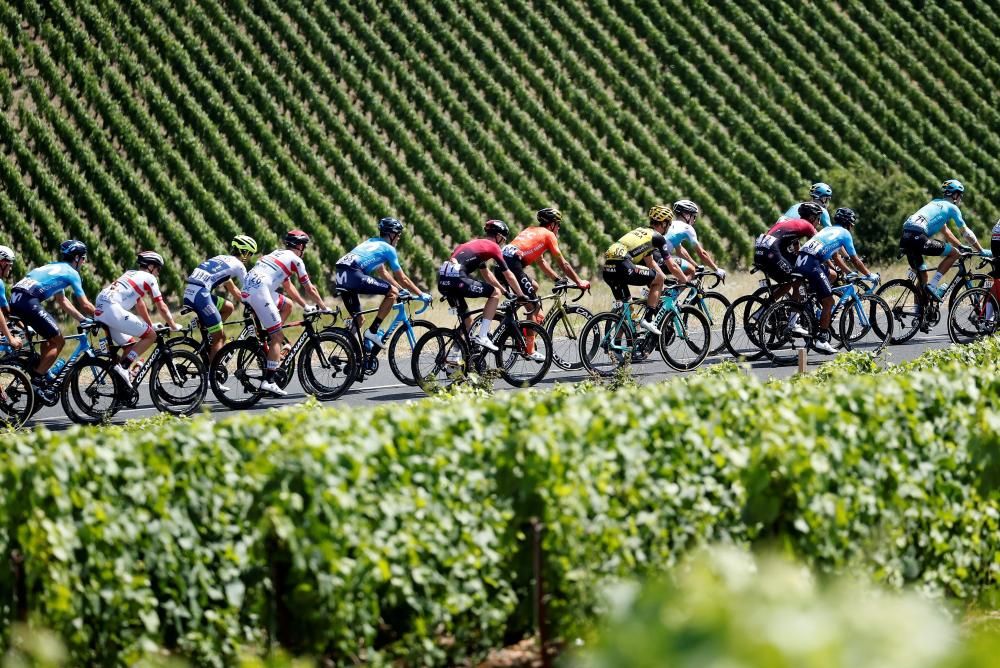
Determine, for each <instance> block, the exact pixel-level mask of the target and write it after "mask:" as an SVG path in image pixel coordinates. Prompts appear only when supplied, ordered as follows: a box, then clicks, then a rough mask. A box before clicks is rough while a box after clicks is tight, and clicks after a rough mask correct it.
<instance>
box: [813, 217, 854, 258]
mask: <svg viewBox="0 0 1000 668" xmlns="http://www.w3.org/2000/svg"><path fill="white" fill-rule="evenodd" d="M841 248H843V249H844V250H845V251H847V254H848V255H849V256H850V257H854V256H855V255H857V252H856V251H855V250H854V238H853V237H851V233H850V232H848V231H847V229H846V228H843V227H840V226H839V225H831V226H830V227H824V228H823V229H822V230H820V231H819V232H817V233H816V236H814V237H813V238H812V239H810V240H809V242H808V243H806V245H805V246H803V247H802V248H801V249H799V255H803V254H805V255H812V256H813V257H815V258H816V259H818V260H819V261H820V262H826V261H827V260H829V259H830V258H831V257H833V254H834V253H836V252H837V251H838V250H839V249H841Z"/></svg>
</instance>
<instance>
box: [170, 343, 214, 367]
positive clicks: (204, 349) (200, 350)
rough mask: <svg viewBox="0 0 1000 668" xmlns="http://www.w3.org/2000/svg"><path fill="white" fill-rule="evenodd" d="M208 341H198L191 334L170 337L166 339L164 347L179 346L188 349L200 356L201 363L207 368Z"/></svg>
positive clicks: (172, 347)
mask: <svg viewBox="0 0 1000 668" xmlns="http://www.w3.org/2000/svg"><path fill="white" fill-rule="evenodd" d="M209 345H210V344H209V342H208V341H204V342H203V341H199V340H198V339H196V338H194V337H191V336H180V337H171V338H168V339H167V341H166V347H167V348H169V349H174V348H181V349H183V350H189V351H191V352H193V353H194V354H196V355H198V357H200V358H201V363H202V364H203V365H204V366H205V368H206V369H207V368H208V349H209Z"/></svg>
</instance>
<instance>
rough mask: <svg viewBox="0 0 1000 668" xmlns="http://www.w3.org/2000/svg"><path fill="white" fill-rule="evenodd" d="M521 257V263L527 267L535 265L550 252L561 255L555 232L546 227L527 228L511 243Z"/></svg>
mask: <svg viewBox="0 0 1000 668" xmlns="http://www.w3.org/2000/svg"><path fill="white" fill-rule="evenodd" d="M510 245H511V246H514V247H515V248H517V250H518V251H519V252H520V255H521V262H522V263H523V264H524V265H525V266H527V265H529V264H533V263H534V262H535V261H536V260H537V259H538V258H540V257H541V256H542V254H543V253H545V251H549V252H550V253H552V254H553V255H555V256H557V257H558V256H559V255H561V253H560V252H559V243H558V241H556V235H555V232H553V231H552V230H548V229H546V228H544V227H526V228H524V229H523V230H521V233H520V234H518V235H517V236H516V237H514V239H513V240H512V241H511V242H510Z"/></svg>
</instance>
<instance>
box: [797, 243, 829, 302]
mask: <svg viewBox="0 0 1000 668" xmlns="http://www.w3.org/2000/svg"><path fill="white" fill-rule="evenodd" d="M795 271H797V272H799V273H800V274H802V275H803V276H805V279H806V282H807V283H808V284H809V289H810V290H811V291H812V293H813V294H814V295H816V297H817V298H818V299H826V298H827V297H830V296H832V295H833V286H831V285H830V274H828V273H827V271H826V265H825V264H824V263H823V262H822V261H821V260H820V259H819V258H818V257H816V256H815V255H809V254H807V253H803V254H800V255H799V259H798V261H797V262H796V263H795Z"/></svg>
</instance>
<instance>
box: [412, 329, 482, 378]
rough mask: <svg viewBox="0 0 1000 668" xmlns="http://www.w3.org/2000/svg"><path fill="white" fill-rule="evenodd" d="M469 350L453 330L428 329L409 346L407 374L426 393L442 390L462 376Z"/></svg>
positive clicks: (465, 370) (467, 360)
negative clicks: (410, 348)
mask: <svg viewBox="0 0 1000 668" xmlns="http://www.w3.org/2000/svg"><path fill="white" fill-rule="evenodd" d="M468 364H469V350H468V348H467V347H466V345H465V341H463V340H462V336H461V335H460V334H459V333H458V332H457V331H456V330H453V329H441V328H437V329H432V330H431V331H429V332H427V333H426V334H424V335H423V336H421V337H420V339H418V340H417V345H415V346H414V347H413V359H412V360H411V373H412V374H413V378H414V379H415V381H416V383H417V385H419V386H420V388H421V389H422V390H423V391H424V392H426V393H427V394H434V393H437V392H440V391H442V390H446V389H448V388H449V387H451V386H452V385H453V384H455V383H456V382H458V381H460V380H462V379H463V378H465V376H466V372H467V366H468Z"/></svg>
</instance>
